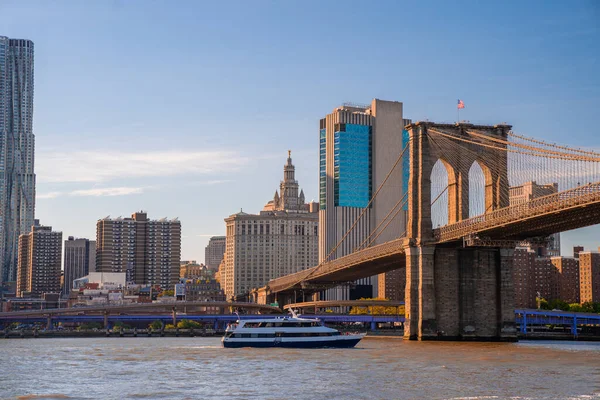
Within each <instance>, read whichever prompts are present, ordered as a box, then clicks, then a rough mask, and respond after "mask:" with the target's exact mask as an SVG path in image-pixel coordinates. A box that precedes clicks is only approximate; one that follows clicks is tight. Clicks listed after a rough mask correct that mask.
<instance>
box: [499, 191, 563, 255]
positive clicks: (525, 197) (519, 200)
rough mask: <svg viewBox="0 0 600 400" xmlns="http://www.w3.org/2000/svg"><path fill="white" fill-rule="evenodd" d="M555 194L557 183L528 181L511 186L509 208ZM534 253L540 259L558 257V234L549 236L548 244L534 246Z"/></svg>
mask: <svg viewBox="0 0 600 400" xmlns="http://www.w3.org/2000/svg"><path fill="white" fill-rule="evenodd" d="M557 192H558V183H550V184H546V185H539V184H537V183H536V182H534V181H530V182H526V183H524V184H523V185H520V186H513V187H511V188H510V189H509V204H510V205H511V206H512V205H516V204H523V203H526V202H528V201H531V200H535V199H537V198H540V197H544V196H549V195H551V194H554V193H557ZM535 251H536V252H537V253H538V256H540V257H555V256H560V233H555V234H554V235H550V237H549V240H548V244H547V245H545V246H536V247H535Z"/></svg>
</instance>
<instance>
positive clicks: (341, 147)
mask: <svg viewBox="0 0 600 400" xmlns="http://www.w3.org/2000/svg"><path fill="white" fill-rule="evenodd" d="M335 128H336V130H335V132H334V136H333V177H334V199H335V200H334V204H335V206H336V207H360V208H365V207H367V205H368V204H369V200H370V199H371V127H370V126H367V125H357V124H336V127H335Z"/></svg>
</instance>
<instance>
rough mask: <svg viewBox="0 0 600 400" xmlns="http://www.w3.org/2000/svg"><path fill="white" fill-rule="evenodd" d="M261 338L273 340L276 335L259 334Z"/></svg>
mask: <svg viewBox="0 0 600 400" xmlns="http://www.w3.org/2000/svg"><path fill="white" fill-rule="evenodd" d="M258 337H259V338H272V337H275V334H274V333H259V334H258Z"/></svg>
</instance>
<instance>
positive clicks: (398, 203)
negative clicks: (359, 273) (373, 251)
mask: <svg viewBox="0 0 600 400" xmlns="http://www.w3.org/2000/svg"><path fill="white" fill-rule="evenodd" d="M407 197H408V192H407V193H404V195H403V196H402V197H401V198H400V200H398V201H397V202H396V204H395V205H394V206H393V207H392V208H391V209H390V211H389V212H388V213H387V215H386V216H385V217H384V218H383V219H382V220H381V221H380V222H379V224H377V226H376V227H375V229H373V230H372V231H371V233H370V234H369V236H367V237H366V238H365V239H364V240H363V241H362V243H361V244H359V245H358V246H357V247H355V248H354V250H353V252H354V251H357V250H362V249H363V248H364V247H363V246H365V244H366V243H367V242H369V243H368V244H367V245H366V246H365V247H369V246H371V244H372V243H373V242H374V241H375V239H377V238H378V237H379V236H380V235H381V233H383V231H384V230H385V228H387V226H388V225H389V224H390V222H391V221H393V220H394V219H395V218H396V216H397V215H398V214H399V213H400V211H401V210H402V208H403V207H404V205H406V202H407V201H408V199H407ZM398 206H400V207H398ZM394 210H395V211H396V212H395V213H394V215H393V216H392V218H391V219H390V220H389V221H388V223H387V224H386V225H385V226H384V227H383V229H382V230H381V231H380V232H379V233H378V234H377V236H376V237H375V238H374V239H373V240H370V239H371V238H372V237H373V235H374V234H375V233H376V232H377V230H378V229H379V228H380V227H381V225H383V224H384V223H385V222H386V221H387V219H388V217H389V216H390V215H391V214H392V212H394Z"/></svg>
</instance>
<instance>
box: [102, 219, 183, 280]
mask: <svg viewBox="0 0 600 400" xmlns="http://www.w3.org/2000/svg"><path fill="white" fill-rule="evenodd" d="M180 262H181V222H180V221H179V220H178V219H171V220H168V219H166V218H162V219H160V220H150V219H148V215H147V214H146V213H145V212H143V211H140V212H135V213H133V214H132V215H131V218H122V217H118V218H114V219H112V218H110V217H106V218H103V219H100V220H98V222H97V224H96V272H125V273H126V278H127V282H134V283H136V284H151V285H160V286H161V288H167V289H172V288H173V287H174V285H175V284H176V283H177V282H178V280H179V269H180Z"/></svg>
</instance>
